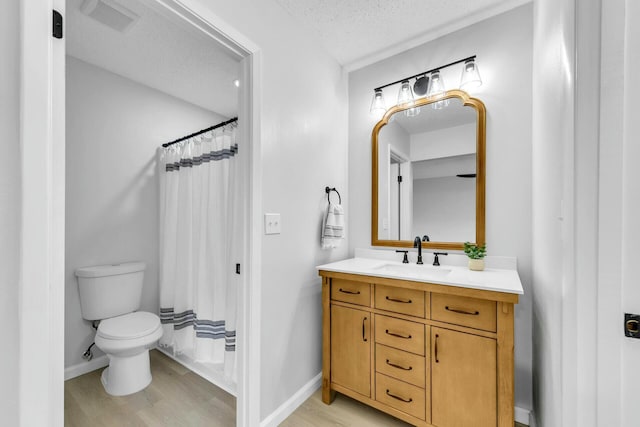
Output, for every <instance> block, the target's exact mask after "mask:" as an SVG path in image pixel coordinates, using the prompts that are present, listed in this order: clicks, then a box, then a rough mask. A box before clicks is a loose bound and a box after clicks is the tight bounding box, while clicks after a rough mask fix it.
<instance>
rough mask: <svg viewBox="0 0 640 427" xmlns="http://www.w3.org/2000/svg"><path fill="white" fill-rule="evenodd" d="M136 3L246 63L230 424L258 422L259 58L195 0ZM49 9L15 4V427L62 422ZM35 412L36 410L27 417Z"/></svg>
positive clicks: (57, 173) (42, 3)
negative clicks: (243, 192)
mask: <svg viewBox="0 0 640 427" xmlns="http://www.w3.org/2000/svg"><path fill="white" fill-rule="evenodd" d="M143 1H147V2H152V3H154V4H155V5H157V6H159V7H162V8H165V9H166V10H167V11H168V12H171V13H172V14H174V15H175V16H176V17H177V18H180V19H182V20H184V21H185V22H186V23H188V24H190V25H192V26H194V27H195V28H197V29H199V30H200V31H202V32H204V33H205V34H208V35H209V36H211V37H212V38H213V39H215V40H217V41H218V42H220V43H222V44H225V45H226V46H228V47H230V48H231V49H233V50H235V51H236V52H240V53H241V56H243V57H244V59H242V61H241V68H242V77H243V81H244V82H246V84H245V85H243V88H242V89H241V91H240V96H241V101H240V111H239V114H238V115H239V117H241V118H242V120H241V121H240V123H239V126H240V131H241V132H242V133H243V134H244V135H246V139H247V141H248V144H247V154H248V158H247V161H248V168H247V169H248V175H247V176H246V177H245V178H246V179H247V181H246V182H245V188H246V189H247V197H246V198H245V203H246V205H245V208H246V209H245V212H247V214H248V215H247V217H246V218H245V221H244V222H245V236H244V240H245V248H246V250H245V259H244V260H243V261H244V262H243V263H244V265H245V268H244V269H243V270H244V271H245V274H244V275H243V281H242V284H241V292H240V298H239V306H238V329H239V333H238V337H237V339H238V388H237V410H236V425H237V426H242V427H245V426H254V425H259V423H260V315H261V293H260V261H261V234H260V232H259V231H260V227H261V221H260V220H261V218H260V212H261V203H262V200H261V194H262V192H261V183H260V176H261V154H260V153H261V145H260V115H261V110H260V105H261V104H260V94H261V78H260V76H261V51H260V48H259V47H258V45H256V44H255V43H253V42H252V41H251V40H249V39H248V38H246V37H245V36H244V35H243V34H241V33H240V32H239V31H237V30H236V29H235V28H233V27H232V26H231V25H229V24H228V23H227V22H225V21H224V20H223V19H221V18H220V17H218V16H217V15H215V14H214V13H213V11H212V10H210V9H209V8H207V7H205V6H203V5H202V4H201V3H200V2H198V1H197V0H143ZM53 9H55V10H57V11H59V12H60V13H61V14H62V15H63V17H65V16H66V14H65V10H66V0H23V1H21V2H20V35H21V38H20V48H21V49H20V66H21V82H20V145H21V158H20V163H21V178H22V201H21V212H22V216H21V217H22V224H21V248H20V254H21V261H20V274H21V280H20V291H19V293H20V296H19V303H18V304H19V307H18V311H19V319H20V322H19V323H20V324H19V328H20V338H19V341H20V342H19V350H18V351H19V352H20V362H19V390H18V393H19V417H20V424H21V425H53V426H62V425H63V424H64V283H65V282H64V276H65V271H64V269H65V266H64V253H65V232H64V227H65V39H64V38H63V39H62V40H58V39H54V38H53V37H52V36H51V34H52V19H51V14H52V10H53ZM65 32H66V31H65ZM43 349H46V357H43V353H44V352H45V350H43ZM35 407H38V408H40V410H38V411H34V410H33V408H35Z"/></svg>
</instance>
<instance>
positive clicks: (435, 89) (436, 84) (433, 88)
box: [427, 71, 444, 96]
mask: <svg viewBox="0 0 640 427" xmlns="http://www.w3.org/2000/svg"><path fill="white" fill-rule="evenodd" d="M443 93H444V81H443V80H442V77H441V76H440V71H434V72H433V73H432V74H431V81H430V82H429V90H428V91H427V96H442V94H443Z"/></svg>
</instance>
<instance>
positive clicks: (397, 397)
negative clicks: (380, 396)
mask: <svg viewBox="0 0 640 427" xmlns="http://www.w3.org/2000/svg"><path fill="white" fill-rule="evenodd" d="M387 396H389V397H393V398H394V399H398V400H401V401H402V402H405V403H411V402H413V399H412V398H408V399H405V398H404V397H400V396H397V395H395V394H393V393H391V392H390V391H389V389H387Z"/></svg>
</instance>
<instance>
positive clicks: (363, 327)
mask: <svg viewBox="0 0 640 427" xmlns="http://www.w3.org/2000/svg"><path fill="white" fill-rule="evenodd" d="M366 322H367V318H366V317H365V318H364V319H362V341H364V342H367V338H366V337H365V335H364V330H365V323H366Z"/></svg>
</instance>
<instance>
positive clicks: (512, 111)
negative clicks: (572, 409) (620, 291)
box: [349, 4, 533, 409]
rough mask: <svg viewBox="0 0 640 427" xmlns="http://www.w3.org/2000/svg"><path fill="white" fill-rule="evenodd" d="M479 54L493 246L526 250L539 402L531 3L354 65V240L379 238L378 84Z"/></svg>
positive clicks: (527, 384)
mask: <svg viewBox="0 0 640 427" xmlns="http://www.w3.org/2000/svg"><path fill="white" fill-rule="evenodd" d="M473 54H476V55H478V66H479V69H480V74H481V76H482V79H483V82H484V84H483V86H482V87H481V88H479V89H478V90H477V91H475V92H472V95H475V96H477V97H478V98H480V99H481V100H482V101H483V102H484V103H485V105H486V108H487V191H486V240H487V247H488V252H489V254H490V255H506V256H517V258H518V271H519V274H520V277H521V279H522V283H523V286H524V292H525V294H524V296H523V297H522V298H521V299H520V303H519V304H518V306H517V308H516V325H515V328H516V329H515V387H516V394H515V399H516V405H517V406H519V407H522V408H525V409H531V408H532V397H531V394H532V391H531V369H532V367H531V366H532V361H531V354H532V348H531V345H532V343H531V321H532V320H531V315H532V311H531V302H532V294H533V292H532V287H531V275H532V267H531V239H532V233H531V149H532V145H531V67H532V6H531V4H528V5H525V6H522V7H519V8H517V9H514V10H512V11H509V12H507V13H504V14H502V15H498V16H496V17H493V18H490V19H488V20H486V21H483V22H479V23H477V24H474V25H471V26H469V27H466V28H463V29H461V30H459V31H456V32H454V33H451V34H448V35H446V36H443V37H441V38H439V39H437V40H434V41H431V42H429V43H426V44H424V45H421V46H418V47H416V48H413V49H410V50H407V51H405V52H403V53H400V54H398V55H396V56H394V57H391V58H389V59H386V60H383V61H380V62H378V63H376V64H373V65H370V66H368V67H366V68H363V69H360V70H356V71H353V72H351V73H349V159H350V163H349V193H350V194H351V195H352V200H351V203H350V207H351V214H350V217H349V218H350V221H349V228H350V233H351V234H350V237H351V238H350V241H349V248H350V250H351V251H353V249H354V248H357V247H369V246H370V244H371V242H370V223H371V216H370V215H371V212H370V203H371V200H370V199H371V196H370V195H371V182H370V180H371V178H370V177H371V149H370V147H371V130H372V129H373V126H374V124H375V122H376V119H375V118H373V117H371V116H370V115H369V106H370V102H371V97H372V95H373V88H375V87H378V86H380V85H383V84H386V83H388V82H392V81H395V80H398V79H400V78H402V77H405V76H409V75H413V74H416V73H419V72H421V71H424V70H428V69H431V68H433V67H437V66H439V65H441V64H446V63H449V62H451V61H454V60H457V59H461V58H465V57H467V56H471V55H473ZM455 74H459V71H458V72H456V73H455ZM447 84H448V85H449V86H451V85H456V84H457V83H456V82H453V81H451V80H449V81H448V82H447ZM389 93H390V94H391V92H389ZM393 98H394V96H393V94H391V95H390V96H388V97H387V99H393Z"/></svg>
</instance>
